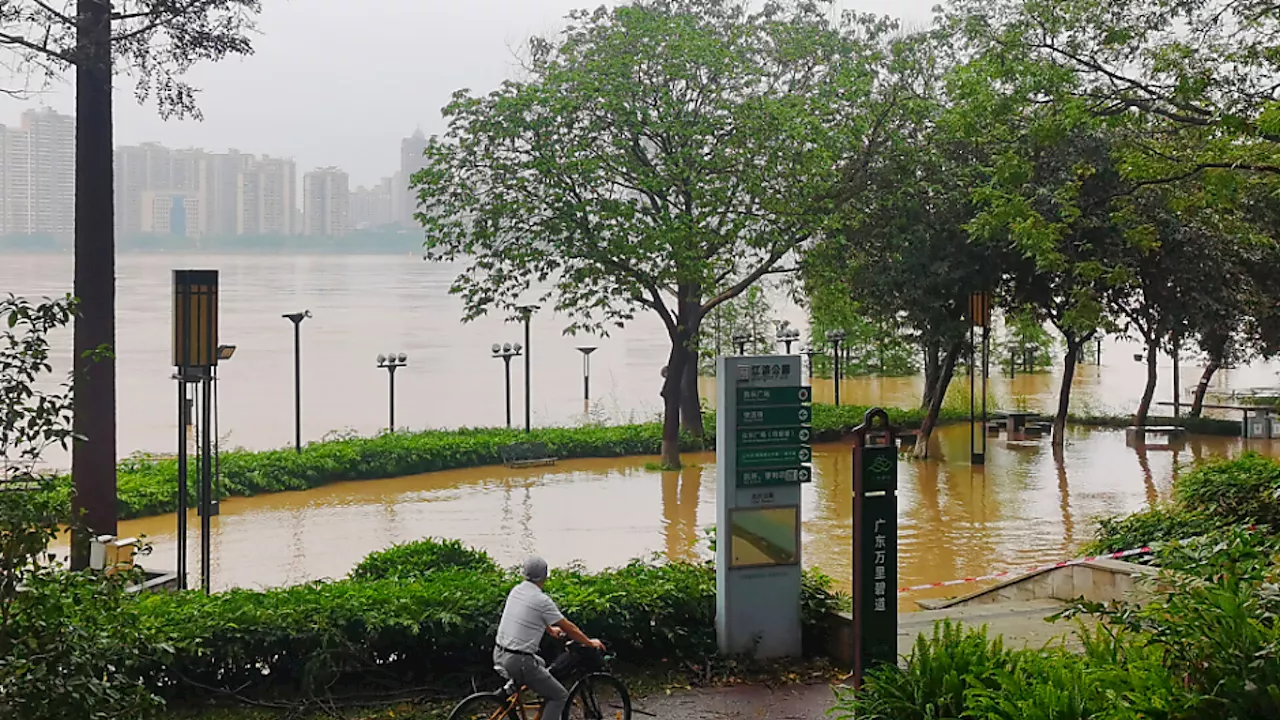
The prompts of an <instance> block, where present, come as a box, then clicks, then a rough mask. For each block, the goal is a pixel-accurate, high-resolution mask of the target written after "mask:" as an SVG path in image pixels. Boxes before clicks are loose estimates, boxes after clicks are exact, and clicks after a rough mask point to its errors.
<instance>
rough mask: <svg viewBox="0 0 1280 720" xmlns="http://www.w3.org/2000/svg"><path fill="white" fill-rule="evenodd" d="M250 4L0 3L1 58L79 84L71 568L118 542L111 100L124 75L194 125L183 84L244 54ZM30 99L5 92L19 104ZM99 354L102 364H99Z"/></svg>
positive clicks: (161, 0) (139, 0)
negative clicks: (100, 542)
mask: <svg viewBox="0 0 1280 720" xmlns="http://www.w3.org/2000/svg"><path fill="white" fill-rule="evenodd" d="M260 7H261V4H260V1H259V0H114V2H113V1H112V0H74V2H73V1H71V0H62V1H60V2H58V1H54V2H49V1H48V0H15V1H13V2H4V3H0V47H3V48H4V49H6V50H8V51H9V52H10V53H12V58H13V63H12V66H15V67H18V68H20V69H22V70H26V71H30V72H31V74H32V76H33V77H34V78H36V81H37V82H38V83H47V82H49V81H51V80H52V79H53V78H55V77H61V76H63V75H65V74H67V73H69V72H71V71H73V70H74V72H75V77H76V84H75V91H76V174H75V195H76V200H75V214H76V221H75V280H74V290H73V293H74V295H75V297H76V298H77V300H78V301H79V304H78V309H79V315H78V316H77V318H76V322H75V330H74V340H73V343H72V345H73V351H74V354H75V367H76V375H75V394H74V402H75V423H74V426H75V432H76V435H77V436H78V437H79V438H81V439H80V441H78V442H77V443H76V444H75V446H74V447H73V449H72V453H71V474H72V477H73V478H74V481H75V489H76V491H75V496H74V499H73V503H74V505H75V508H76V509H77V511H78V514H80V515H83V519H84V522H85V525H86V527H87V528H88V532H87V533H84V534H77V538H76V541H75V542H73V548H74V550H75V552H74V553H73V564H74V565H76V566H77V567H83V566H84V565H85V563H86V562H87V561H88V544H87V538H88V536H90V535H96V534H104V533H105V534H111V535H114V534H115V532H116V369H115V357H114V348H115V221H114V209H113V207H112V201H113V198H114V194H113V192H112V189H111V188H112V182H113V177H112V172H113V155H112V153H113V149H114V144H113V128H112V109H111V92H112V83H113V80H114V78H115V76H116V74H117V73H127V74H129V75H131V76H132V77H133V79H134V82H135V89H136V91H137V98H138V100H139V101H140V102H141V101H146V100H148V99H154V100H155V101H156V102H157V104H158V106H159V110H160V112H161V114H162V115H164V116H166V117H168V116H183V115H196V116H198V115H199V112H198V110H197V108H196V103H195V99H196V90H195V89H194V88H193V87H192V86H191V85H190V84H188V83H187V82H185V81H184V80H183V79H182V76H183V74H184V73H185V72H186V71H187V70H189V69H191V68H192V67H194V66H195V65H196V64H197V63H199V62H202V61H206V60H220V59H222V58H224V57H226V56H228V55H244V54H247V53H249V52H251V51H252V48H251V45H250V43H249V37H248V34H249V32H250V31H252V29H253V20H254V18H255V17H256V14H257V13H258V11H259V10H260ZM31 89H34V88H9V89H8V90H9V92H10V94H17V95H22V94H24V93H25V92H26V91H28V90H31ZM102 350H106V352H101V351H102Z"/></svg>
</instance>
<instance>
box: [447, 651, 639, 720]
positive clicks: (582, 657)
mask: <svg viewBox="0 0 1280 720" xmlns="http://www.w3.org/2000/svg"><path fill="white" fill-rule="evenodd" d="M561 658H567V661H566V662H563V663H562V662H561ZM612 659H613V656H612V655H604V654H602V653H600V652H598V651H596V650H595V649H593V648H583V647H581V646H579V645H577V644H576V643H574V642H572V641H570V642H568V643H566V645H565V652H564V653H563V654H562V655H561V656H560V658H557V659H556V662H554V663H552V665H551V667H549V668H548V670H550V671H551V674H552V675H555V676H556V679H557V680H560V681H561V682H562V683H563V682H564V680H565V678H566V677H574V676H578V677H577V679H576V680H575V681H574V683H573V684H572V685H571V686H567V687H568V688H569V700H568V702H567V703H566V704H565V707H564V717H565V718H566V720H567V719H568V718H574V719H575V720H577V719H578V718H581V720H631V695H630V693H628V692H627V687H626V685H623V684H622V681H621V680H619V679H618V678H617V677H615V676H614V675H612V674H610V673H609V671H608V663H609V661H610V660H612ZM494 670H496V671H497V672H498V674H499V675H500V676H502V677H503V678H505V679H506V681H507V682H506V684H505V685H503V686H502V687H501V688H500V689H498V690H495V691H493V692H479V693H475V694H473V695H469V696H467V697H466V698H465V699H463V701H462V702H460V703H458V705H457V707H455V708H454V709H453V712H452V713H450V714H449V720H544V718H543V717H542V711H543V709H544V706H545V704H546V703H545V701H543V700H538V701H537V702H533V703H526V702H525V701H524V693H525V692H526V691H527V690H528V688H527V687H525V686H519V687H517V686H516V683H515V680H512V679H511V678H510V676H508V675H507V672H506V671H505V670H503V669H502V667H500V666H494ZM561 675H564V676H565V677H561ZM528 710H536V711H537V712H536V714H534V715H533V716H532V717H530V716H529V715H528V713H527V711H528ZM545 720H561V719H560V718H545Z"/></svg>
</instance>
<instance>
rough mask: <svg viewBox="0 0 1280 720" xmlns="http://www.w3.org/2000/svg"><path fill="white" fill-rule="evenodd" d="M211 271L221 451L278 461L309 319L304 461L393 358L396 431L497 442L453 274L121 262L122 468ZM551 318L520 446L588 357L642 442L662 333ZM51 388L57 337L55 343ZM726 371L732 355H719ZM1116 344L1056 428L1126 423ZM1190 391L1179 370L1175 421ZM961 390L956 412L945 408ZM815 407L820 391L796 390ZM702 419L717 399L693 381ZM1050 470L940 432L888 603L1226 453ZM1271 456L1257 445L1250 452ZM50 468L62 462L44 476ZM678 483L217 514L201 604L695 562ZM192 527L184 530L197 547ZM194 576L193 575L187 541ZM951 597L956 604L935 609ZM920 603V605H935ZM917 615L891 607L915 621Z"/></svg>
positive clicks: (695, 474) (384, 493) (710, 474)
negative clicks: (385, 554)
mask: <svg viewBox="0 0 1280 720" xmlns="http://www.w3.org/2000/svg"><path fill="white" fill-rule="evenodd" d="M175 268H213V269H218V270H220V271H221V273H222V275H221V283H222V287H221V308H220V318H221V333H222V335H221V341H222V342H223V343H229V344H234V345H236V346H237V351H236V354H235V357H234V358H233V359H232V360H231V361H229V362H227V363H226V364H225V365H223V366H222V368H221V369H220V378H221V383H220V388H221V391H220V398H219V399H220V403H219V405H220V408H219V415H220V423H219V424H220V434H221V436H222V438H223V440H224V444H226V445H230V446H242V447H247V448H251V449H264V448H273V447H281V446H285V445H288V444H290V443H291V442H292V439H293V333H292V325H291V324H290V323H289V322H288V321H286V320H284V319H283V318H281V317H280V316H281V314H282V313H286V312H294V311H298V310H302V309H309V310H311V311H312V313H313V315H314V316H313V317H312V318H311V319H308V320H306V321H305V323H304V324H303V326H302V375H303V377H302V382H303V400H302V403H303V413H304V419H303V428H302V434H303V439H304V441H315V440H319V439H321V438H323V437H324V436H325V435H326V434H327V433H329V432H331V431H352V432H357V433H362V434H369V433H373V432H376V431H377V430H379V429H380V428H382V427H383V426H384V425H385V423H386V416H387V377H386V373H385V372H384V371H382V370H379V369H378V368H377V367H375V365H376V360H375V358H376V356H377V355H378V354H379V353H386V352H397V353H399V352H405V353H407V354H408V355H409V366H408V367H406V368H404V369H402V370H400V371H399V372H397V374H396V418H397V422H398V424H399V425H400V426H402V427H411V428H423V427H459V426H493V425H498V424H501V423H502V421H503V414H504V413H503V375H502V373H503V366H502V362H501V361H500V360H494V359H492V358H491V357H490V356H489V355H490V352H489V347H490V345H491V344H492V343H495V342H498V343H502V342H516V341H520V342H524V338H523V328H522V327H520V326H519V325H517V324H509V323H506V322H504V320H503V318H502V317H500V316H488V317H483V318H480V319H479V320H477V321H476V322H473V323H467V324H462V323H460V322H459V318H460V317H461V313H462V309H461V305H460V303H459V301H458V300H457V299H456V298H453V297H451V296H450V295H449V294H448V286H449V284H450V282H451V281H452V279H453V277H454V276H455V275H456V274H457V273H458V272H459V271H460V270H461V268H460V267H459V266H456V265H440V264H430V263H426V262H423V261H422V260H421V259H420V258H419V257H418V256H417V255H404V256H346V255H343V256H324V255H311V256H292V257H289V256H273V255H241V256H236V255H195V254H181V253H161V254H151V255H144V254H137V255H134V254H125V255H121V256H120V258H119V259H118V267H117V288H118V306H117V307H118V316H117V321H118V322H117V325H118V335H117V337H118V347H117V356H118V391H119V401H120V402H119V419H120V427H119V444H118V451H119V454H120V455H122V456H123V455H127V454H129V453H131V452H133V451H135V450H145V451H149V452H157V453H172V452H174V451H175V449H176V443H177V421H176V418H175V415H176V411H175V405H176V402H175V394H176V393H175V388H174V384H173V381H172V380H171V379H170V376H171V374H172V368H171V367H170V342H171V339H170V322H171V319H170V312H171V301H170V294H171V274H170V273H171V271H172V270H173V269H175ZM72 269H73V266H72V258H71V257H70V255H6V256H4V262H2V263H0V292H13V293H16V294H19V295H41V294H46V295H61V294H63V293H65V292H67V290H68V289H69V288H70V284H71V277H72ZM775 309H776V311H777V315H778V316H779V319H782V318H786V319H789V320H791V321H792V323H793V324H795V325H796V326H798V327H802V328H803V325H804V314H803V312H802V311H801V310H800V309H798V308H796V307H795V306H793V305H791V304H789V303H788V302H786V301H785V299H782V298H780V297H779V298H777V302H776V303H775ZM566 324H567V323H566V321H565V319H564V318H563V317H557V316H555V315H553V314H552V313H550V312H549V311H544V312H541V313H539V314H537V315H536V316H535V319H534V322H533V325H532V328H531V331H532V343H531V344H532V345H533V348H532V351H533V355H532V367H533V400H532V404H531V406H530V408H531V411H532V413H531V414H532V419H533V423H534V424H535V425H545V424H566V423H574V422H580V421H582V420H583V419H584V416H585V415H587V413H584V406H583V401H582V394H581V393H582V371H583V366H582V355H581V354H580V353H579V351H578V350H577V349H576V348H577V347H578V346H581V345H594V346H599V350H597V351H596V352H595V353H594V354H593V355H592V356H591V371H592V372H591V404H590V406H589V410H590V413H589V415H590V417H591V419H593V420H596V421H603V422H612V423H618V422H630V421H643V420H649V419H652V418H653V417H655V416H656V414H657V413H658V411H659V409H660V405H659V397H658V391H659V389H660V383H661V375H660V373H661V369H662V366H663V365H664V363H665V362H666V355H667V349H668V342H667V340H666V337H665V332H664V330H663V328H662V327H661V325H660V323H659V322H658V321H657V320H656V319H654V318H652V317H650V316H648V315H641V316H640V317H638V318H636V320H635V321H634V322H632V323H630V324H629V325H628V326H627V327H626V328H625V329H621V330H614V331H612V333H611V335H610V336H609V337H606V338H588V337H581V336H580V337H566V336H564V335H563V333H562V331H563V329H564V327H565V325H566ZM54 344H55V350H56V355H55V358H56V359H58V360H60V366H59V368H60V370H64V369H65V367H66V366H67V360H69V355H70V353H69V347H70V333H69V332H65V333H61V334H59V335H57V336H56V337H55V338H54ZM725 350H726V351H728V348H725ZM1137 350H1138V348H1137V347H1136V346H1135V345H1134V344H1133V343H1131V342H1127V341H1123V340H1117V339H1113V338H1108V339H1107V341H1106V343H1105V344H1104V348H1103V355H1102V365H1101V366H1096V365H1085V366H1082V367H1081V368H1080V371H1079V374H1078V375H1077V377H1076V380H1075V383H1074V394H1073V407H1074V408H1075V410H1076V411H1079V412H1097V413H1103V412H1112V413H1125V412H1129V411H1131V410H1132V408H1133V407H1134V405H1136V402H1137V398H1138V396H1139V395H1140V393H1141V391H1142V385H1143V380H1144V370H1143V366H1142V365H1141V364H1140V363H1137V362H1135V361H1134V359H1133V354H1134V352H1136V351H1137ZM1170 366H1171V362H1170V360H1169V359H1168V358H1162V365H1161V381H1160V389H1159V392H1158V396H1157V399H1160V400H1168V399H1169V398H1170V397H1171V396H1172V393H1173V389H1172V386H1171V379H1170V369H1171V367H1170ZM1003 367H1004V365H1003V363H1001V362H998V361H997V362H995V363H993V373H994V376H993V377H992V379H991V390H992V395H993V396H994V398H995V403H996V405H997V406H998V407H1003V408H1006V409H1007V408H1019V409H1035V410H1041V411H1044V410H1049V409H1052V408H1054V407H1056V393H1057V390H1058V384H1059V375H1058V373H1057V371H1056V370H1055V371H1053V372H1048V373H1043V374H1035V375H1023V374H1018V375H1016V376H1015V377H1013V378H1012V379H1011V378H1009V377H1007V374H1004V373H1005V371H1003V370H1002V368H1003ZM1276 369H1277V368H1276V366H1274V365H1267V364H1256V365H1251V366H1248V367H1243V368H1239V369H1235V370H1231V371H1227V372H1222V373H1219V375H1218V376H1217V378H1216V379H1215V381H1214V388H1215V389H1216V390H1219V391H1229V390H1232V389H1244V388H1250V387H1265V386H1269V385H1275V384H1277V383H1276ZM1199 372H1200V369H1199V367H1198V366H1197V365H1196V364H1195V362H1194V361H1193V360H1191V359H1187V360H1184V366H1183V374H1182V382H1181V391H1182V393H1183V396H1184V397H1186V396H1187V393H1188V392H1189V390H1190V388H1192V387H1193V386H1194V384H1195V382H1196V380H1197V379H1198V377H1199ZM523 373H524V370H523V359H520V360H517V361H516V362H515V363H513V368H512V380H513V386H514V387H513V389H514V402H513V414H514V416H515V419H516V423H517V424H519V423H521V422H522V420H523V416H524V403H523V396H524V374H523ZM962 385H963V384H962V383H961V388H960V389H961V391H962V392H963V387H962ZM813 386H814V395H815V398H816V399H817V400H818V401H820V402H830V401H831V400H832V399H833V398H834V387H833V385H832V383H831V382H830V381H827V380H822V379H816V380H814V381H813ZM700 387H701V391H702V394H703V396H704V397H705V398H707V399H708V400H711V399H713V398H714V380H711V379H703V381H702V382H701V386H700ZM920 390H921V380H920V379H919V378H875V377H855V378H848V379H846V380H845V381H844V382H843V383H842V386H841V396H842V399H843V400H844V401H845V402H848V403H856V404H863V405H871V404H880V405H884V406H887V407H912V406H915V405H917V404H918V402H919V397H920ZM1071 433H1072V436H1071V442H1070V444H1069V446H1068V448H1067V450H1066V452H1065V455H1064V457H1063V460H1062V462H1061V463H1059V462H1056V461H1055V459H1054V457H1053V455H1052V453H1051V452H1050V451H1049V447H1048V444H1047V442H1039V443H1033V444H1030V445H1027V446H1008V445H1005V444H1004V443H1003V442H1001V441H996V442H993V443H992V446H991V450H990V454H989V461H988V465H987V466H986V467H985V468H971V467H970V466H969V464H968V447H967V445H968V430H967V428H966V427H965V426H954V427H949V428H945V429H944V430H942V431H941V433H940V436H939V451H938V452H937V453H936V455H935V458H934V459H932V460H930V461H928V462H923V463H904V465H903V469H902V473H901V477H902V482H901V485H902V503H901V513H900V514H901V518H902V526H901V548H902V558H901V584H902V585H915V584H921V583H926V582H936V581H941V580H949V579H952V578H957V577H966V576H972V575H977V574H982V573H987V572H992V571H999V570H1005V569H1018V568H1023V567H1026V566H1029V565H1035V564H1039V563H1043V562H1051V561H1056V560H1059V559H1062V558H1065V557H1068V556H1070V555H1071V554H1073V553H1074V551H1075V549H1076V548H1077V547H1078V546H1079V545H1080V544H1081V543H1082V542H1083V541H1085V540H1087V539H1088V537H1089V534H1090V531H1091V527H1092V522H1093V520H1094V519H1096V518H1097V517H1099V516H1101V515H1107V514H1119V513H1124V512H1128V511H1131V510H1135V509H1138V508H1142V507H1145V506H1146V505H1148V504H1149V503H1150V502H1152V501H1153V500H1155V499H1158V498H1159V497H1161V496H1162V495H1164V494H1165V493H1167V491H1168V488H1169V485H1170V482H1171V481H1172V478H1173V473H1174V467H1175V465H1176V464H1177V463H1178V462H1182V461H1185V460H1188V459H1190V458H1192V457H1193V456H1195V455H1201V456H1203V455H1208V454H1214V453H1228V452H1236V451H1238V450H1239V449H1240V448H1241V447H1242V446H1243V445H1242V441H1239V440H1227V439H1215V438H1193V439H1192V440H1191V442H1190V443H1189V444H1188V446H1187V447H1186V449H1184V450H1182V451H1179V452H1177V453H1174V452H1168V451H1156V450H1151V451H1148V452H1147V453H1146V454H1145V455H1139V454H1138V453H1136V452H1135V451H1134V450H1132V449H1130V448H1127V447H1126V446H1125V443H1124V436H1123V433H1120V432H1114V431H1103V430H1098V431H1087V430H1082V429H1073V430H1072V431H1071ZM1254 446H1256V447H1258V448H1260V449H1262V450H1263V451H1266V452H1273V451H1274V448H1273V443H1271V442H1263V443H1254ZM816 450H817V452H816V463H815V470H816V472H815V481H814V482H813V483H812V484H811V485H808V486H807V487H806V488H805V490H804V503H805V504H804V521H805V545H804V557H805V562H806V563H807V564H809V565H812V566H817V567H820V568H822V569H823V570H825V571H827V572H828V573H830V574H831V575H833V576H834V577H835V578H836V579H837V580H838V582H839V583H840V584H841V585H842V586H847V585H848V582H849V543H850V507H849V492H850V489H849V484H850V474H851V467H850V458H849V454H848V450H847V448H845V447H843V446H841V445H828V446H821V447H819V448H817V449H816ZM47 459H48V461H49V463H50V464H52V465H55V466H65V462H66V459H65V457H61V456H59V455H58V454H57V453H51V454H50V456H49V457H48V458H47ZM687 459H688V460H689V461H690V462H691V463H694V464H695V465H694V466H691V467H690V468H689V469H686V470H685V471H683V472H680V473H658V472H651V471H648V470H646V469H645V468H644V465H645V462H646V461H647V460H652V458H627V459H621V460H577V461H566V462H561V463H559V464H558V465H556V466H555V467H552V468H542V469H532V470H521V471H511V470H506V469H504V468H474V469H468V470H459V471H451V472H443V473H435V474H432V475H423V476H416V477H409V478H397V479H389V480H378V481H366V482H359V483H342V484H337V485H333V486H329V487H325V488H320V489H317V490H312V491H308V492H301V493H285V494H280V495H270V496H263V497H258V498H248V499H233V500H229V501H227V502H226V503H225V504H224V506H223V514H222V516H221V517H219V518H217V519H215V520H214V533H215V537H214V558H215V567H214V568H213V570H214V573H213V577H214V585H215V586H216V587H219V588H226V587H232V586H246V587H258V586H278V585H283V584H287V583H295V582H302V581H306V580H310V579H315V578H322V577H339V576H342V575H343V574H345V573H346V572H348V571H349V570H350V568H351V567H352V566H353V565H354V564H355V563H356V562H357V561H358V560H359V559H360V558H361V557H363V556H364V555H366V554H367V553H369V552H370V551H372V550H376V549H379V548H383V547H387V546H388V545H391V544H393V543H396V542H402V541H406V540H412V539H415V538H419V537H423V536H428V535H434V536H442V537H457V538H460V539H462V540H465V541H467V542H469V543H472V544H474V545H477V546H479V547H483V548H485V549H487V550H489V551H490V552H491V553H492V554H493V555H494V556H495V557H496V558H497V559H498V560H499V561H501V562H503V563H512V562H515V561H516V560H518V559H519V557H520V556H521V555H522V554H524V553H527V552H535V551H536V552H540V553H542V554H544V555H546V556H547V557H548V559H549V560H551V562H552V563H555V564H565V563H568V562H572V561H574V560H581V561H582V562H583V563H585V564H586V565H587V566H588V567H592V568H599V567H604V566H607V565H613V564H617V563H621V562H625V561H626V560H627V559H629V558H632V557H636V556H640V555H644V554H646V553H661V554H665V555H667V556H669V557H675V558H686V559H689V558H696V557H701V556H702V553H704V552H705V550H704V548H705V538H704V535H703V530H704V529H705V528H706V527H707V526H709V525H711V524H712V523H713V522H714V515H715V513H714V498H715V488H714V482H715V481H714V478H715V458H714V457H713V456H711V455H694V456H690V457H688V458H687ZM194 520H195V519H194V516H193V517H192V528H193V530H194V528H196V527H198V525H197V523H195V521H194ZM174 525H175V518H174V516H173V515H166V516H160V517H155V518H147V519H142V520H137V521H132V522H126V523H122V525H121V528H120V531H121V534H122V535H142V534H145V535H147V536H148V537H149V538H150V540H151V541H152V542H153V543H154V545H155V553H154V555H153V556H152V557H151V558H150V559H148V563H149V564H151V565H153V566H156V567H172V565H173V562H174V555H175V552H174V550H175V538H174ZM191 543H192V544H191V556H192V557H193V558H195V557H198V553H197V551H196V548H197V545H196V544H195V539H194V535H193V536H192V539H191ZM941 592H955V590H950V591H941ZM935 594H938V593H937V592H935ZM924 596H927V594H921V593H917V594H914V595H912V596H910V597H911V599H914V598H917V597H924Z"/></svg>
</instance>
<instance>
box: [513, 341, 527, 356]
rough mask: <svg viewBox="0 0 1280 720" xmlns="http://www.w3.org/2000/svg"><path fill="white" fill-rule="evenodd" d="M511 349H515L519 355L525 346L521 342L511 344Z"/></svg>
mask: <svg viewBox="0 0 1280 720" xmlns="http://www.w3.org/2000/svg"><path fill="white" fill-rule="evenodd" d="M511 349H512V350H514V351H515V353H516V354H517V355H519V354H520V351H521V350H524V346H523V345H521V344H520V343H516V344H515V345H512V346H511Z"/></svg>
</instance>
